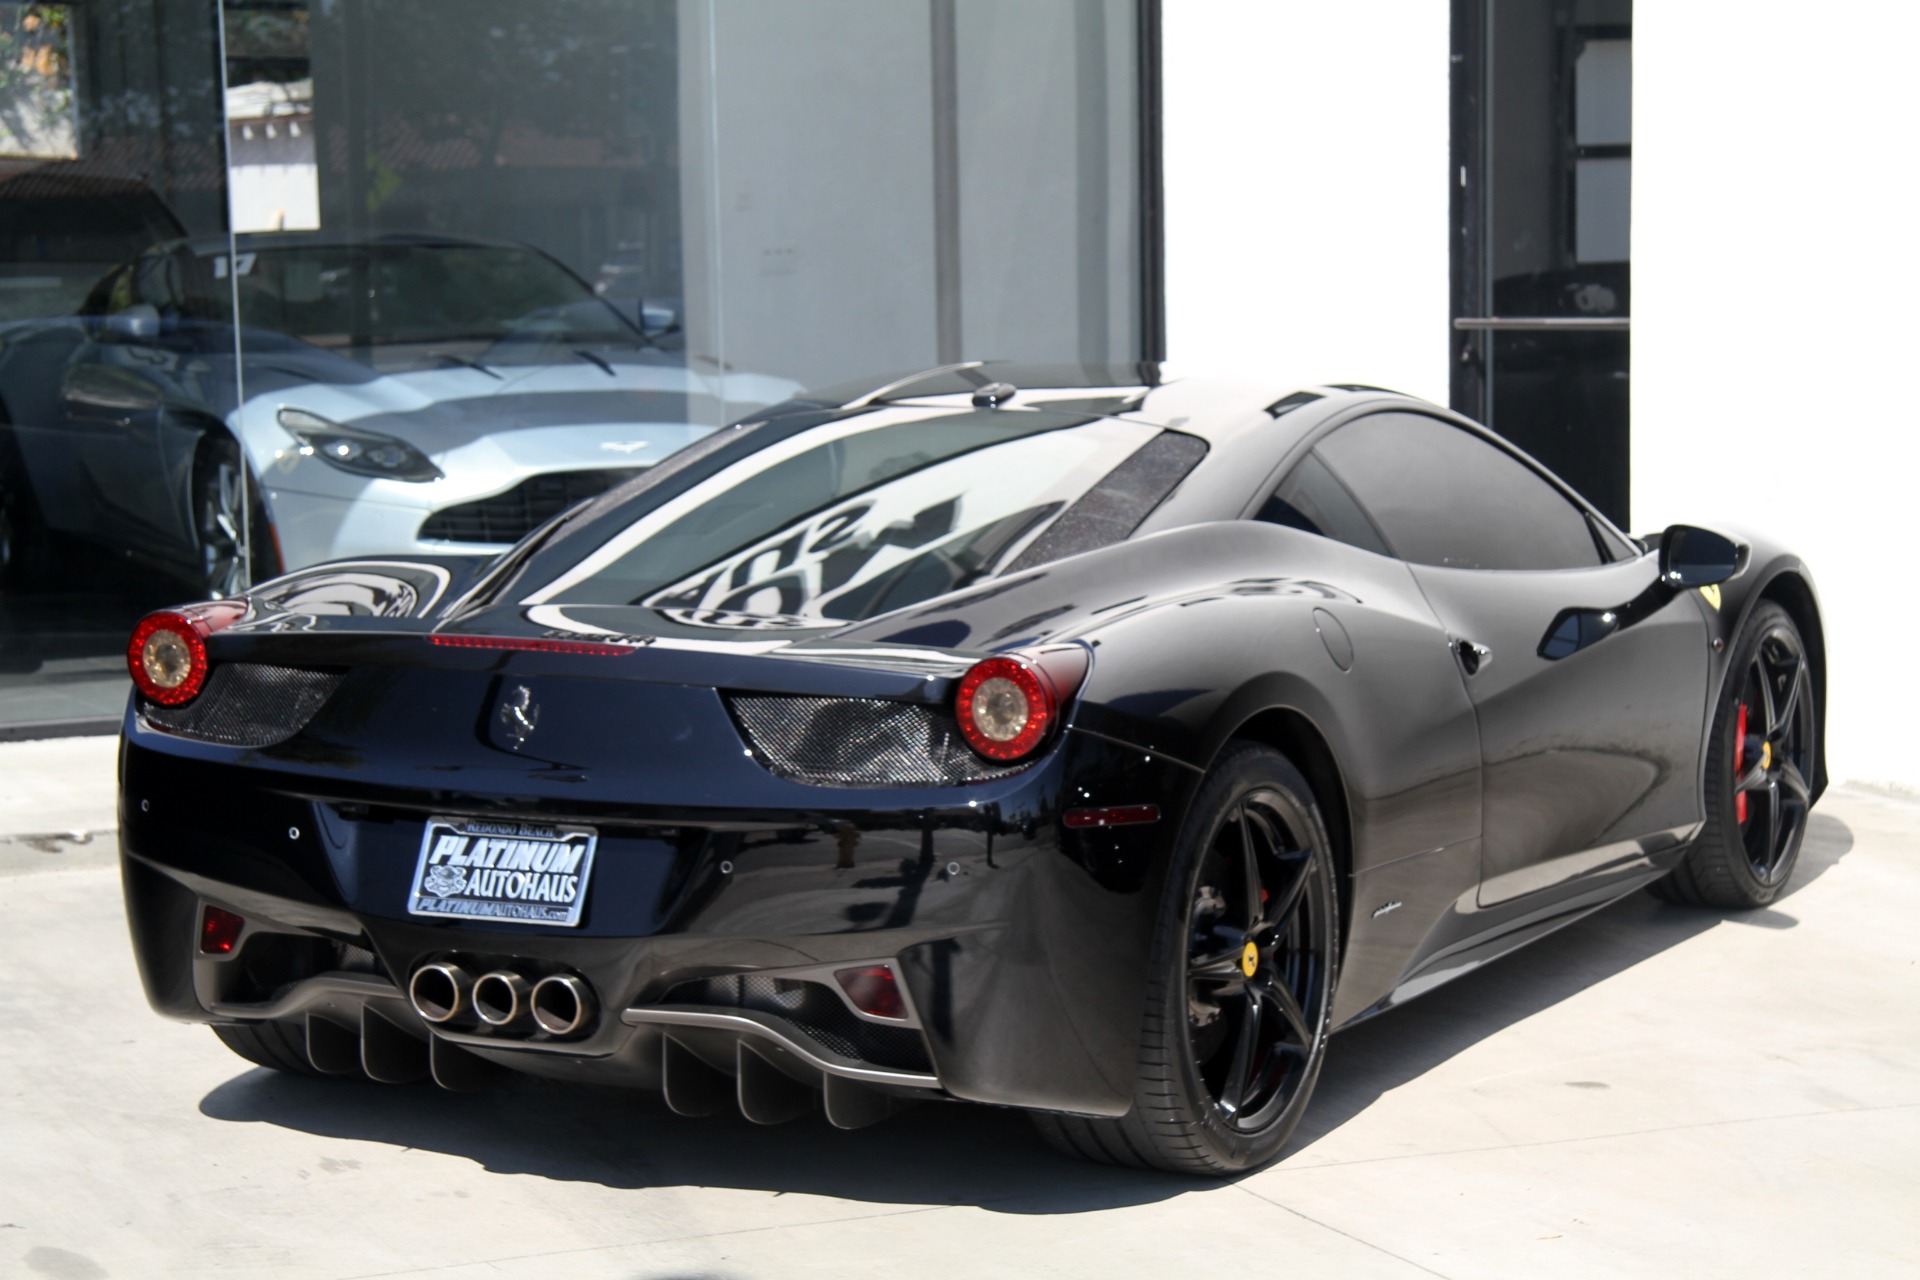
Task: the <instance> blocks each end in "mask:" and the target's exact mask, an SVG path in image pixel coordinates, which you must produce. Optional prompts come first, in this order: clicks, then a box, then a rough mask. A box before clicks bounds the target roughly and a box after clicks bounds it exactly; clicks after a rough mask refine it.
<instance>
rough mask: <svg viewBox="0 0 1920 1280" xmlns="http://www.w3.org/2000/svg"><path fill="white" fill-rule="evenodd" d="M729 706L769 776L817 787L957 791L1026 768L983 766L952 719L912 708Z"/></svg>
mask: <svg viewBox="0 0 1920 1280" xmlns="http://www.w3.org/2000/svg"><path fill="white" fill-rule="evenodd" d="M728 701H729V704H730V705H731V706H732V708H733V714H734V716H735V717H736V718H737V719H738V720H739V722H740V726H741V728H742V729H743V730H745V732H746V735H747V740H748V741H749V742H751V743H752V744H753V747H754V751H755V753H756V754H757V755H758V756H759V759H760V762H761V763H762V764H764V765H765V766H766V767H767V769H768V771H770V772H771V773H773V774H775V775H776V776H778V777H782V778H789V779H791V780H793V781H795V782H804V783H808V784H809V785H812V786H816V787H910V786H954V785H957V784H959V783H964V782H984V781H986V780H988V779H990V778H1004V777H1006V776H1008V775H1009V774H1015V773H1019V772H1020V771H1021V770H1022V769H1024V768H1026V767H1027V766H1026V765H1024V764H1022V765H1012V766H1008V765H997V764H992V763H990V762H988V761H986V760H982V759H981V758H980V757H979V756H977V755H975V754H974V753H973V752H972V750H970V749H969V748H968V746H967V744H966V742H965V741H964V740H962V738H961V737H960V730H959V728H958V727H957V726H956V725H955V724H954V723H953V721H952V720H951V719H949V718H948V717H947V716H945V715H942V714H941V713H940V712H938V711H935V710H934V709H933V708H931V707H923V706H918V705H916V704H914V703H911V702H890V701H887V700H885V699H881V698H814V697H788V696H777V697H776V696H761V695H746V694H741V695H735V696H734V697H732V698H730V699H729V700H728Z"/></svg>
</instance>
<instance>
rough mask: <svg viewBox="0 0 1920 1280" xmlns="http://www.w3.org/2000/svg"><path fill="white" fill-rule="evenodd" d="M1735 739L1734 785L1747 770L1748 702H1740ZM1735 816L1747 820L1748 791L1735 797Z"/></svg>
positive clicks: (1737, 819)
mask: <svg viewBox="0 0 1920 1280" xmlns="http://www.w3.org/2000/svg"><path fill="white" fill-rule="evenodd" d="M1733 731H1734V735H1735V736H1734V739H1733V785H1734V786H1736V787H1737V786H1739V785H1740V778H1741V776H1742V775H1743V774H1745V773H1746V771H1747V704H1746V703H1744V702H1743V703H1741V704H1740V720H1739V723H1738V724H1736V725H1734V727H1733ZM1733 816H1734V819H1735V820H1736V821H1738V822H1741V823H1745V822H1746V820H1747V793H1746V792H1744V791H1739V792H1735V793H1734V797H1733Z"/></svg>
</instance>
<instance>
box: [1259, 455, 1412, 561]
mask: <svg viewBox="0 0 1920 1280" xmlns="http://www.w3.org/2000/svg"><path fill="white" fill-rule="evenodd" d="M1254 519H1256V520H1266V521H1269V522H1270V523H1273V524H1283V525H1286V526H1287V527H1288V528H1290V529H1305V530H1306V531H1307V532H1308V533H1317V534H1319V535H1320V536H1321V537H1323V538H1332V539H1333V540H1334V541H1336V542H1344V543H1347V544H1348V545H1349V546H1355V547H1360V548H1363V549H1364V550H1367V551H1374V552H1378V553H1379V554H1381V555H1383V556H1384V555H1391V554H1393V553H1392V552H1390V551H1388V550H1387V544H1386V542H1385V541H1384V540H1383V539H1382V538H1381V537H1380V531H1379V530H1377V529H1375V528H1374V527H1373V522H1372V521H1370V520H1368V519H1367V513H1366V512H1364V511H1362V510H1361V509H1360V504H1359V503H1358V502H1356V501H1354V498H1353V495H1352V494H1351V493H1349V492H1348V491H1347V487H1346V486H1345V485H1343V484H1341V483H1340V481H1339V480H1337V479H1335V478H1334V475H1333V473H1332V472H1331V471H1329V470H1327V467H1326V464H1325V463H1323V462H1321V461H1320V459H1319V458H1318V457H1316V456H1314V455H1312V454H1309V455H1307V457H1306V458H1304V459H1303V460H1302V461H1301V463H1300V465H1299V466H1297V467H1295V468H1294V469H1293V473H1292V474H1291V475H1289V476H1288V477H1287V478H1286V479H1285V480H1282V481H1281V482H1280V487H1279V488H1278V489H1275V490H1274V492H1273V496H1272V497H1271V498H1268V499H1267V501H1266V505H1264V506H1262V507H1261V508H1260V510H1259V511H1258V512H1257V513H1256V514H1255V516H1254Z"/></svg>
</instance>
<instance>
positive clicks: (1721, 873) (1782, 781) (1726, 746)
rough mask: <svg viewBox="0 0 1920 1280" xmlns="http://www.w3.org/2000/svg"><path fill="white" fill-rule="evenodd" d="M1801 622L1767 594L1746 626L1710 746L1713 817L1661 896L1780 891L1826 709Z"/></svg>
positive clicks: (1802, 821)
mask: <svg viewBox="0 0 1920 1280" xmlns="http://www.w3.org/2000/svg"><path fill="white" fill-rule="evenodd" d="M1816 697H1817V695H1816V693H1815V690H1814V684H1813V672H1812V670H1811V667H1810V665H1809V663H1808V660H1807V648H1806V643H1805V641H1804V640H1803V639H1802V638H1801V635H1800V631H1799V629H1798V628H1797V627H1796V626H1795V625H1794V623H1793V619H1792V617H1791V616H1789V615H1788V613H1787V611H1786V610H1784V609H1782V608H1781V607H1780V606H1779V605H1777V604H1774V603H1772V602H1771V601H1768V602H1765V603H1762V604H1761V605H1760V606H1759V607H1758V608H1757V609H1755V611H1754V613H1753V616H1752V617H1751V618H1749V619H1748V621H1747V624H1746V626H1744V627H1743V628H1742V629H1741V633H1740V638H1739V641H1738V642H1737V643H1736V644H1735V646H1734V661H1733V663H1732V665H1731V666H1730V667H1729V668H1728V672H1727V682H1726V688H1725V691H1724V692H1723V693H1722V695H1721V699H1720V704H1719V706H1718V708H1717V709H1716V711H1715V714H1714V723H1713V730H1712V733H1713V736H1712V739H1711V740H1710V742H1709V744H1708V747H1707V766H1706V794H1705V797H1704V799H1705V802H1706V818H1707V821H1706V825H1705V826H1704V827H1703V828H1702V830H1701V833H1700V837H1699V839H1698V840H1696V841H1695V842H1694V846H1693V848H1692V849H1691V850H1689V851H1688V853H1687V856H1686V858H1685V859H1684V860H1683V861H1682V862H1681V864H1680V866H1679V867H1678V868H1676V869H1675V871H1674V873H1673V874H1672V875H1671V876H1668V877H1667V878H1666V879H1665V880H1662V881H1660V882H1659V884H1658V885H1656V886H1655V888H1656V892H1658V893H1659V894H1660V896H1662V897H1664V898H1667V899H1668V900H1670V901H1675V902H1687V903H1693V904H1697V905H1701V906H1714V907H1729V908H1735V909H1739V908H1748V907H1760V906H1765V905H1766V904H1767V903H1769V902H1771V901H1773V900H1774V898H1776V897H1778V896H1779V894H1780V891H1781V889H1782V888H1783V887H1784V886H1785V885H1786V883H1787V880H1788V878H1789V877H1790V876H1791V875H1792V874H1793V867H1794V863H1795V862H1796V861H1797V860H1798V858H1799V855H1800V846H1801V843H1802V842H1803V841H1804V840H1805V839H1806V834H1807V817H1808V814H1809V811H1810V810H1811V809H1812V806H1813V779H1814V777H1815V774H1816V766H1817V756H1816V752H1817V751H1818V742H1817V738H1818V732H1819V730H1818V726H1819V716H1818V710H1819V708H1818V707H1817V705H1816Z"/></svg>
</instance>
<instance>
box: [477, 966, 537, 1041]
mask: <svg viewBox="0 0 1920 1280" xmlns="http://www.w3.org/2000/svg"><path fill="white" fill-rule="evenodd" d="M532 989H533V988H532V986H531V985H530V984H529V983H528V982H527V980H526V979H525V978H523V977H521V976H520V975H519V974H517V973H515V972H514V971H513V970H511V969H495V970H494V971H493V972H491V973H483V974H481V975H480V976H479V977H478V978H476V979H474V983H473V1011H474V1012H475V1013H477V1014H479V1015H480V1021H482V1022H484V1023H486V1024H487V1025H488V1026H490V1027H504V1026H507V1025H509V1024H510V1023H514V1022H518V1021H519V1020H520V1015H521V1014H523V1013H525V1012H526V1011H527V996H528V993H529V992H531V991H532Z"/></svg>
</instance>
